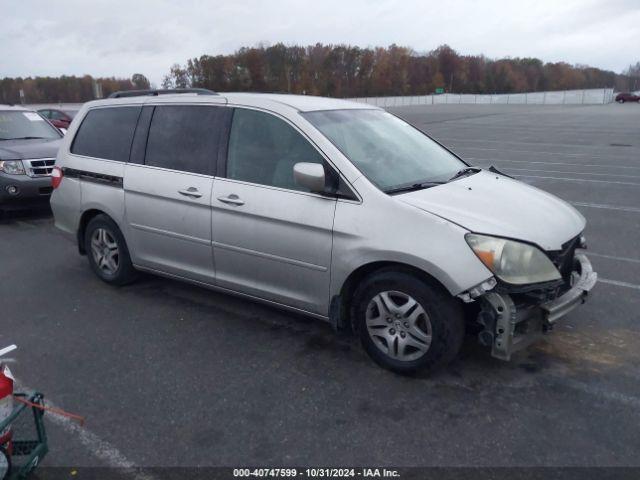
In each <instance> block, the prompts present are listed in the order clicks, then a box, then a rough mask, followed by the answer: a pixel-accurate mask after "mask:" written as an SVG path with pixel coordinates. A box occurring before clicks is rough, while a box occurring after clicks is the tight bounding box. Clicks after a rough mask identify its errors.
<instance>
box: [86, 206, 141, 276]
mask: <svg viewBox="0 0 640 480" xmlns="http://www.w3.org/2000/svg"><path fill="white" fill-rule="evenodd" d="M84 248H85V251H86V252H87V258H88V260H89V265H90V266H91V269H92V270H93V271H94V273H95V274H96V275H97V276H98V277H99V278H100V279H101V280H102V281H104V282H106V283H109V284H111V285H126V284H128V283H131V282H132V281H134V280H135V279H136V277H137V272H136V270H135V268H133V264H132V263H131V257H130V256H129V249H128V248H127V243H126V241H125V239H124V236H123V235H122V232H121V231H120V229H119V228H118V226H117V225H116V223H115V222H114V221H113V220H112V219H111V218H109V217H108V216H107V215H102V214H101V215H97V216H95V217H94V218H92V219H91V221H89V224H88V225H87V229H86V230H85V234H84Z"/></svg>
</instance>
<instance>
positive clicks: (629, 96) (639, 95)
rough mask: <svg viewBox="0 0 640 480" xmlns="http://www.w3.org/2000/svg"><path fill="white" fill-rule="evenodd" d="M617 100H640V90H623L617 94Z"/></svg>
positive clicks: (620, 101)
mask: <svg viewBox="0 0 640 480" xmlns="http://www.w3.org/2000/svg"><path fill="white" fill-rule="evenodd" d="M616 102H618V103H624V102H640V92H631V93H629V92H622V93H619V94H618V95H616Z"/></svg>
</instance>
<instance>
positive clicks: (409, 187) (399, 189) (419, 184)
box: [384, 181, 445, 194]
mask: <svg viewBox="0 0 640 480" xmlns="http://www.w3.org/2000/svg"><path fill="white" fill-rule="evenodd" d="M443 183H445V182H431V181H425V182H416V183H410V184H407V185H400V186H398V187H394V188H388V189H387V190H384V193H388V194H392V193H399V192H412V191H414V190H422V189H424V188H431V187H435V186H436V185H442V184H443Z"/></svg>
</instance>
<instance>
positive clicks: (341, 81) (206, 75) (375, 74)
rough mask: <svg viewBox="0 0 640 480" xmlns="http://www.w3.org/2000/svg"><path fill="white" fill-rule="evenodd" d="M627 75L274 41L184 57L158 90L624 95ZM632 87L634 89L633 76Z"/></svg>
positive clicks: (397, 49) (523, 61) (448, 53)
mask: <svg viewBox="0 0 640 480" xmlns="http://www.w3.org/2000/svg"><path fill="white" fill-rule="evenodd" d="M639 65H640V64H639ZM631 69H632V67H630V69H629V71H628V72H627V73H626V74H616V73H614V72H611V71H605V70H601V69H598V68H593V67H589V66H585V65H569V64H568V63H564V62H558V63H544V62H542V61H541V60H539V59H537V58H504V59H497V60H494V59H489V58H487V57H485V56H483V55H460V54H459V53H458V52H456V51H455V50H453V49H452V48H451V47H449V46H448V45H442V46H440V47H438V48H437V49H435V50H433V51H431V52H428V53H423V54H419V53H416V52H415V51H414V50H412V49H411V48H407V47H401V46H397V45H391V46H389V47H388V48H381V47H379V48H359V47H354V46H348V45H323V44H320V43H318V44H316V45H312V46H307V47H301V46H287V45H284V44H282V43H278V44H276V45H273V46H269V47H265V46H258V47H254V48H241V49H240V50H238V51H236V52H235V53H233V54H231V55H217V56H211V55H203V56H201V57H199V58H193V59H189V60H188V61H187V63H186V64H185V65H179V64H176V65H173V66H172V67H171V70H170V72H169V73H168V74H167V75H166V76H165V78H164V80H163V86H164V87H169V88H170V87H203V88H209V89H212V90H215V91H258V92H290V93H304V94H311V95H324V96H331V97H367V96H386V95H424V94H429V93H434V92H435V91H436V89H442V90H444V91H447V92H455V93H516V92H535V91H550V90H570V89H582V88H603V87H613V88H616V89H617V90H627V89H629V88H633V82H634V78H633V77H632V76H631V73H632V71H631ZM636 74H637V72H636ZM635 82H636V84H638V83H640V82H638V80H637V78H636V79H635ZM637 87H638V88H640V85H637ZM438 91H440V90H438Z"/></svg>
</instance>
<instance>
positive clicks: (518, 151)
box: [455, 146, 630, 160]
mask: <svg viewBox="0 0 640 480" xmlns="http://www.w3.org/2000/svg"><path fill="white" fill-rule="evenodd" d="M455 148H456V150H482V151H491V152H509V153H533V154H535V155H552V156H553V155H555V156H561V157H587V158H608V159H612V158H615V159H620V160H622V159H628V158H630V157H629V155H624V156H616V155H593V154H591V153H575V152H546V151H539V150H505V149H504V148H489V147H463V146H458V147H455Z"/></svg>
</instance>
